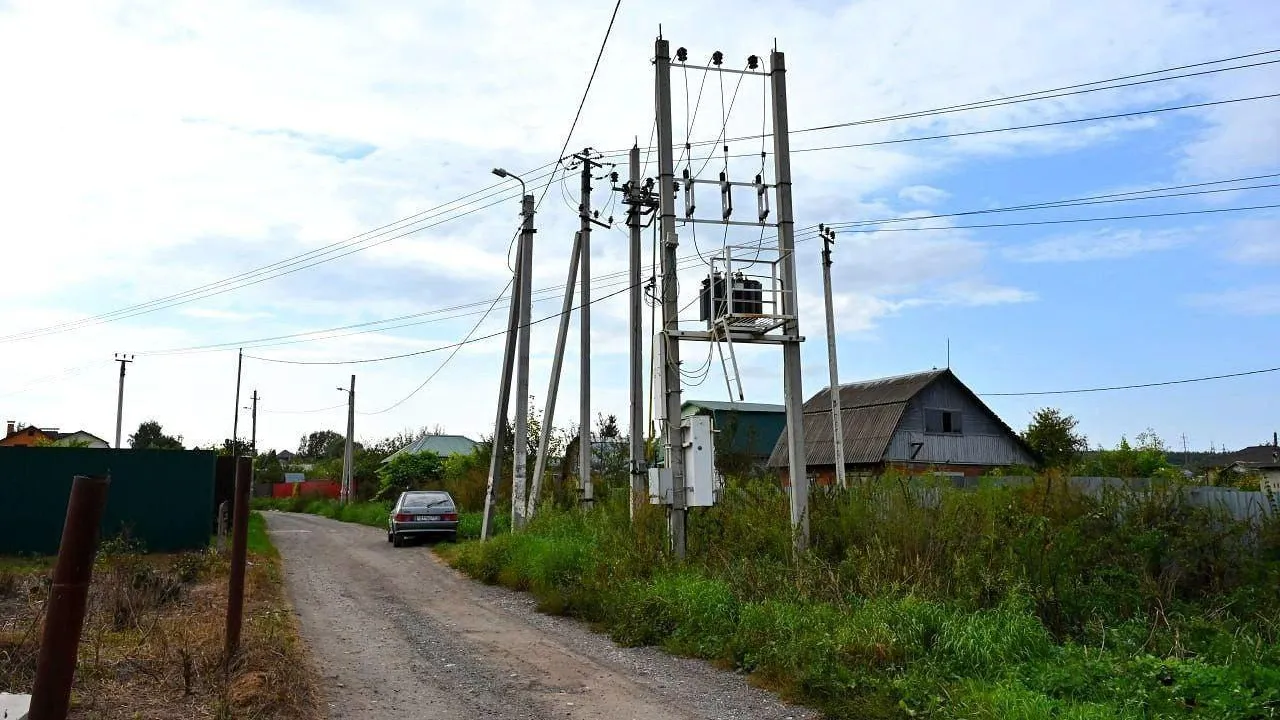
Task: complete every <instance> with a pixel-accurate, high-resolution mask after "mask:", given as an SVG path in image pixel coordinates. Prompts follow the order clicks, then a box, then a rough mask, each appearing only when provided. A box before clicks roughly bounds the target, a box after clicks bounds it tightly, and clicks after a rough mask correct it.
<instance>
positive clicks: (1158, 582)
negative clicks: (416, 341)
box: [439, 478, 1280, 720]
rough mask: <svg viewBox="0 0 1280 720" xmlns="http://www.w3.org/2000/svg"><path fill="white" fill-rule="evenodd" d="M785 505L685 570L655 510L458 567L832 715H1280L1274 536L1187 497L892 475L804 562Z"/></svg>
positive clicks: (608, 514)
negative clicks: (926, 482)
mask: <svg viewBox="0 0 1280 720" xmlns="http://www.w3.org/2000/svg"><path fill="white" fill-rule="evenodd" d="M785 503H786V499H785V495H783V494H782V493H781V492H780V491H779V490H778V489H777V488H776V487H773V486H770V485H768V484H747V485H737V486H731V487H730V488H729V489H728V491H727V492H726V497H725V501H724V503H723V504H722V505H720V506H717V507H716V508H711V509H708V510H705V511H700V512H698V513H696V514H693V515H692V517H691V519H690V526H689V556H688V558H687V559H686V561H684V562H677V561H675V560H674V559H673V558H671V557H670V556H669V555H668V554H667V552H666V549H665V541H664V525H665V523H664V519H663V518H662V517H661V516H660V515H659V513H657V512H655V511H654V509H653V508H647V509H646V510H645V511H644V512H642V513H640V514H639V517H638V520H637V522H636V523H635V524H634V525H632V524H630V523H629V522H628V518H627V510H626V508H625V507H623V506H619V505H617V504H610V503H604V504H602V506H600V507H598V508H597V510H596V511H594V512H593V513H591V514H584V513H578V512H568V511H547V512H544V513H542V514H540V515H539V516H538V518H537V519H536V520H535V521H534V522H533V523H532V524H531V525H530V527H529V528H528V529H527V530H526V531H524V532H521V533H519V534H515V535H505V536H502V537H498V538H495V539H494V540H492V541H490V542H487V543H483V544H481V543H464V544H460V545H455V546H446V547H443V548H440V550H439V552H440V554H441V555H442V556H444V557H445V558H446V559H447V560H448V561H449V562H450V563H451V564H452V565H453V566H454V567H457V568H459V569H460V570H462V571H464V572H466V573H468V574H469V575H471V576H472V577H474V578H476V579H478V580H481V581H484V582H487V583H499V584H502V585H505V586H507V587H511V588H514V589H519V590H527V591H530V592H532V593H533V594H534V595H535V596H536V597H537V599H538V601H539V606H540V608H541V609H542V610H543V611H545V612H551V613H560V614H566V615H572V616H575V617H579V618H582V619H584V620H587V621H589V622H592V623H594V624H596V626H597V627H599V628H601V629H603V630H604V631H606V632H608V633H609V634H610V635H611V636H612V637H613V638H614V639H615V640H616V641H617V642H619V643H620V644H623V645H659V646H662V647H664V648H666V649H667V650H669V651H672V652H675V653H679V654H684V655H689V656H694V657H699V658H705V659H707V660H711V661H715V662H717V663H718V664H721V665H724V666H730V667H733V668H736V669H739V670H742V671H745V672H748V673H750V674H751V678H752V680H753V682H755V683H757V684H760V685H762V686H765V687H768V688H770V689H772V690H775V691H777V692H779V693H780V694H781V695H782V696H784V697H785V698H787V699H790V700H793V701H797V702H801V703H804V704H808V705H811V706H813V707H816V708H819V709H821V710H822V711H824V712H825V713H826V714H827V716H828V717H838V718H846V717H847V718H918V717H929V718H993V719H994V718H1000V719H1004V718H1015V719H1026V720H1033V719H1035V720H1040V719H1044V720H1048V719H1050V718H1071V719H1074V720H1085V719H1094V718H1096V719H1103V718H1106V719H1121V718H1123V719H1126V720H1128V719H1132V720H1139V719H1142V720H1146V719H1148V718H1174V717H1177V718H1184V717H1185V718H1215V719H1216V718H1238V719H1239V720H1253V719H1261V718H1276V717H1280V646H1278V645H1277V641H1278V640H1280V528H1278V527H1277V522H1276V521H1275V518H1274V517H1273V519H1272V520H1271V521H1270V522H1268V523H1264V524H1263V526H1262V527H1260V528H1259V527H1248V526H1247V525H1244V524H1240V523H1233V522H1232V521H1231V520H1230V519H1229V517H1227V516H1226V515H1223V514H1220V513H1215V512H1214V511H1212V510H1211V509H1210V510H1205V509H1203V508H1194V507H1191V506H1189V505H1187V504H1186V503H1184V502H1182V501H1180V500H1179V496H1178V494H1177V493H1176V492H1169V493H1164V494H1161V493H1152V494H1150V495H1145V496H1141V497H1139V496H1125V497H1103V498H1088V497H1083V496H1079V495H1075V494H1073V493H1072V492H1070V491H1069V490H1066V489H1064V488H1063V487H1061V486H1055V485H1054V484H1053V483H1052V482H1043V481H1042V482H1040V483H1036V484H1033V485H1029V486H1026V487H1019V488H984V489H981V490H979V491H977V492H968V493H964V492H959V491H948V490H945V489H942V488H932V489H929V490H928V492H923V491H921V489H919V488H912V487H910V486H909V484H907V483H904V482H902V481H900V480H898V479H893V478H889V479H885V480H883V481H878V482H875V483H869V484H868V486H867V487H865V488H862V489H859V490H855V491H851V492H843V493H841V492H834V493H827V494H823V495H821V496H815V498H814V502H813V505H812V512H813V518H812V522H813V543H812V549H811V551H810V552H809V553H807V554H805V555H803V556H801V557H799V558H793V557H791V555H790V552H789V550H788V548H789V545H790V535H789V531H788V528H787V526H786V517H787V515H786V504H785Z"/></svg>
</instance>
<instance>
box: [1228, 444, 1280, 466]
mask: <svg viewBox="0 0 1280 720" xmlns="http://www.w3.org/2000/svg"><path fill="white" fill-rule="evenodd" d="M1278 461H1280V447H1276V446H1275V445H1254V446H1252V447H1247V448H1244V449H1243V450H1237V451H1235V452H1233V453H1228V454H1227V455H1224V456H1222V457H1220V458H1219V459H1218V464H1219V465H1222V466H1226V465H1231V464H1232V463H1238V462H1242V463H1251V464H1252V463H1268V464H1272V463H1276V462H1278Z"/></svg>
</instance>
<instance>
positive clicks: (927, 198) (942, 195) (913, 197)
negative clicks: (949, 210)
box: [898, 185, 951, 205]
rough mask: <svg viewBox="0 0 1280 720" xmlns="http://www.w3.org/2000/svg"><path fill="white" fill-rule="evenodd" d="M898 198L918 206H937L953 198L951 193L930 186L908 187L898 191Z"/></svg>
mask: <svg viewBox="0 0 1280 720" xmlns="http://www.w3.org/2000/svg"><path fill="white" fill-rule="evenodd" d="M898 197H899V198H901V199H903V200H906V201H907V202H910V203H916V204H917V205H937V204H938V203H940V202H942V201H944V200H946V199H947V198H949V197H951V193H949V192H947V191H946V190H942V189H940V188H936V187H931V186H929V185H908V186H907V187H904V188H902V189H901V190H899V191H898Z"/></svg>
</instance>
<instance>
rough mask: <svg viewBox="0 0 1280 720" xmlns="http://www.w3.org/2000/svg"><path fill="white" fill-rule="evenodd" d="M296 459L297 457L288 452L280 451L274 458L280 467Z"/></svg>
mask: <svg viewBox="0 0 1280 720" xmlns="http://www.w3.org/2000/svg"><path fill="white" fill-rule="evenodd" d="M297 457H298V456H297V455H295V454H294V453H291V452H289V451H288V450H281V451H280V452H278V453H276V458H277V459H279V460H280V464H281V465H288V464H290V463H292V462H293V461H294V460H295V459H297Z"/></svg>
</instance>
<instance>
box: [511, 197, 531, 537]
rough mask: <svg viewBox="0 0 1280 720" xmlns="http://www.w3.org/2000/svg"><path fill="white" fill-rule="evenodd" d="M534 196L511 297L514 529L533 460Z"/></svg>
mask: <svg viewBox="0 0 1280 720" xmlns="http://www.w3.org/2000/svg"><path fill="white" fill-rule="evenodd" d="M533 206H534V199H533V196H532V195H525V196H524V199H523V200H522V201H521V207H520V212H521V214H523V215H524V224H523V225H521V229H520V277H521V282H520V295H519V298H517V297H516V296H514V295H513V296H512V297H511V301H512V302H518V303H519V305H520V323H519V324H520V327H519V331H520V337H519V350H518V354H517V356H516V417H515V426H516V427H515V439H514V441H513V444H514V448H513V450H514V453H515V459H514V460H513V461H512V463H511V466H512V467H511V529H512V530H518V529H520V528H522V527H524V523H525V510H526V508H525V488H526V486H527V480H528V464H529V335H530V333H532V331H533V328H532V327H531V326H530V322H532V319H533V318H532V317H531V313H532V304H533V301H532V294H533V233H534V229H533V212H534V207H533Z"/></svg>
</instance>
